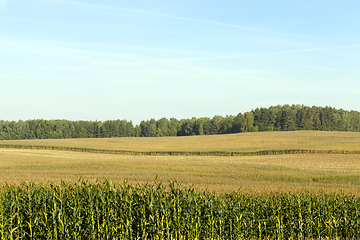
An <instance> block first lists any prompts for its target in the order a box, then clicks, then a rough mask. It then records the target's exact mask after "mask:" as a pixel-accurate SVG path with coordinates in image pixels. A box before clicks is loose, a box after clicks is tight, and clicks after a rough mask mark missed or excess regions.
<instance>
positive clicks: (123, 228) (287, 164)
mask: <svg viewBox="0 0 360 240" xmlns="http://www.w3.org/2000/svg"><path fill="white" fill-rule="evenodd" d="M0 145H1V146H2V147H1V148H0V171H1V173H2V174H1V176H0V184H1V185H3V188H2V190H1V191H0V203H1V204H0V234H1V236H3V238H4V239H16V238H18V239H59V238H60V239H65V238H71V239H109V238H110V239H111V238H115V239H116V238H121V239H134V238H139V239H149V238H151V239H182V238H184V239H186V238H189V239H190V238H191V239H254V238H270V239H289V238H292V239H297V238H330V239H333V238H338V239H356V238H358V237H360V232H359V230H358V229H359V228H360V226H359V223H358V219H359V216H360V212H359V209H360V199H359V195H360V194H359V190H360V164H359V162H360V154H359V146H360V134H359V133H348V132H317V131H298V132H261V133H241V134H229V135H212V136H188V137H162V138H106V139H58V140H55V139H51V140H48V139H43V140H11V141H1V142H0ZM292 150H294V151H292ZM300 152H301V153H302V154H299V153H300ZM110 153H112V154H110ZM174 153H176V154H174ZM124 181H125V182H124ZM179 184H180V185H179ZM119 204H120V205H119Z"/></svg>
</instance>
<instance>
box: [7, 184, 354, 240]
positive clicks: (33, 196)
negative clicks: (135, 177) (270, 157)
mask: <svg viewBox="0 0 360 240" xmlns="http://www.w3.org/2000/svg"><path fill="white" fill-rule="evenodd" d="M359 218H360V198H359V197H356V196H347V195H344V194H322V193H317V194H314V193H262V194H248V193H242V192H240V191H238V192H231V193H228V194H217V193H212V192H206V191H204V192H199V191H197V190H195V189H193V188H192V187H182V186H181V184H180V183H178V182H172V181H169V184H168V185H163V184H162V183H159V182H157V181H156V180H155V181H154V183H153V184H146V185H136V186H132V185H129V184H127V183H126V182H124V183H123V184H121V185H115V184H113V183H112V182H111V181H108V180H107V181H104V182H95V183H89V182H87V181H79V182H76V183H74V184H68V183H65V182H62V183H61V184H60V185H55V184H52V183H49V184H47V185H37V184H34V183H22V184H21V185H20V186H13V185H5V186H3V189H2V190H1V192H0V236H1V239H320V238H330V239H358V238H359V237H360V222H359Z"/></svg>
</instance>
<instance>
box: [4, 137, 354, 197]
mask: <svg viewBox="0 0 360 240" xmlns="http://www.w3.org/2000/svg"><path fill="white" fill-rule="evenodd" d="M336 134H339V136H342V138H335V137H334V136H336ZM307 135H310V136H311V137H309V136H307ZM329 135H330V136H333V138H330V136H329ZM276 136H283V137H282V138H280V139H277V138H276ZM291 136H297V137H296V138H295V137H293V138H292V137H291ZM316 137H317V138H318V139H320V140H319V141H321V143H322V144H323V145H320V144H317V146H318V148H319V147H324V148H325V149H332V148H331V147H334V148H336V149H339V147H340V146H342V144H344V145H343V148H340V149H351V150H356V149H358V148H356V143H357V142H358V141H359V138H360V135H359V134H347V133H345V134H342V133H332V134H330V133H328V132H325V133H324V134H323V135H322V132H297V133H289V134H288V133H284V134H279V133H276V134H274V135H273V136H271V134H269V133H264V134H259V133H253V134H244V136H242V135H241V134H235V135H231V136H205V137H188V138H186V137H184V138H180V139H179V140H177V138H167V139H168V141H169V139H170V140H172V141H174V142H175V146H174V147H173V149H176V150H179V149H182V148H180V146H181V144H185V143H186V141H185V140H186V139H189V142H193V145H191V144H188V145H187V148H186V149H187V150H197V148H196V146H194V144H195V143H196V140H197V141H198V145H199V146H198V147H199V148H203V149H212V150H214V149H219V148H221V149H226V144H225V143H221V142H222V141H225V142H227V144H228V145H229V148H228V149H231V150H239V148H241V150H244V149H248V150H254V149H267V148H266V146H264V145H265V143H268V144H269V145H270V146H271V147H269V148H281V147H283V146H282V144H281V143H283V144H284V145H287V146H288V147H289V146H291V147H294V148H295V147H297V146H298V145H297V143H299V142H303V144H302V146H304V147H306V148H309V147H310V146H311V145H310V142H311V141H313V142H314V140H312V139H314V138H316ZM236 138H238V139H240V140H238V142H237V143H238V144H240V143H242V145H241V144H240V145H239V146H238V148H236V144H235V143H233V142H231V141H230V139H236ZM209 139H212V140H213V141H218V144H219V146H220V147H219V148H216V145H214V144H212V143H211V141H210V140H209ZM220 139H222V141H220ZM245 139H248V141H246V140H245ZM136 140H138V141H139V142H138V143H137V144H136V142H135V141H136ZM164 140H165V138H164V139H162V138H152V139H149V138H126V139H75V140H74V139H66V140H30V141H17V142H22V143H29V144H32V145H34V142H36V143H38V144H39V145H44V142H47V143H49V144H51V145H54V144H57V143H62V144H64V145H65V146H70V145H69V144H73V145H71V146H74V145H76V144H78V145H76V146H81V147H84V146H85V145H80V144H85V143H86V142H88V143H90V144H93V145H91V147H98V148H99V147H104V148H105V147H106V148H109V147H110V148H115V147H116V146H118V149H122V145H121V144H119V143H120V142H121V141H123V142H126V144H127V145H126V146H128V147H129V149H132V150H133V149H137V150H144V149H150V146H151V141H154V145H153V149H156V148H157V147H160V146H162V147H163V149H166V150H167V148H164V145H166V144H167V143H166V141H164ZM199 140H201V141H199ZM102 141H103V142H102ZM251 142H252V143H253V144H254V142H256V143H257V144H259V145H256V146H253V147H251V144H250V143H251ZM0 143H1V142H0ZM106 143H110V146H108V145H106ZM142 143H145V145H144V146H142V145H141V144H142ZM96 144H98V145H96ZM176 144H177V145H176ZM260 144H263V145H260ZM276 144H278V145H276ZM195 145H196V144H195ZM357 146H359V145H357ZM86 147H89V146H88V145H86ZM169 148H171V146H169ZM184 148H185V147H184ZM0 171H1V173H2V174H1V176H0V183H5V182H12V183H19V182H21V181H36V182H47V181H54V182H59V181H61V180H64V181H71V182H72V181H74V182H75V181H77V180H78V179H79V178H80V177H81V178H83V179H88V180H95V179H99V180H102V179H105V178H109V179H112V180H113V181H114V182H122V181H123V180H124V179H128V180H129V182H130V183H145V182H149V181H152V179H153V178H155V177H156V176H157V177H158V179H159V180H161V181H167V180H168V179H170V180H179V181H182V182H183V183H184V184H185V185H187V184H193V185H194V187H195V188H197V189H207V190H211V191H219V192H229V191H232V190H238V189H239V188H241V190H242V191H249V192H252V191H298V190H310V191H319V190H323V191H326V192H328V191H331V192H332V191H344V192H346V193H350V192H352V193H356V194H357V193H358V192H359V190H360V154H288V155H269V156H231V157H222V156H134V155H122V154H121V155H119V154H101V153H87V152H71V151H60V150H39V149H11V148H0Z"/></svg>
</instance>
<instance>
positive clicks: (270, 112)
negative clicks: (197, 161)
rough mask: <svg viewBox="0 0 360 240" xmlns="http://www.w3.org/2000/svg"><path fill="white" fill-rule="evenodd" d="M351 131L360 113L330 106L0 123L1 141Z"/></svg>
mask: <svg viewBox="0 0 360 240" xmlns="http://www.w3.org/2000/svg"><path fill="white" fill-rule="evenodd" d="M295 130H321V131H353V132H360V112H358V111H345V110H343V109H335V108H332V107H316V106H313V107H308V106H304V105H291V106H290V105H287V104H286V105H283V106H280V105H279V106H272V107H269V108H256V109H255V110H252V111H250V112H245V113H243V114H242V113H239V114H238V115H237V116H232V115H230V116H226V117H222V116H219V115H216V116H214V117H213V118H212V119H210V118H206V117H203V118H195V117H193V118H191V119H181V120H177V119H175V118H171V119H170V120H168V119H166V118H161V119H159V120H155V119H153V118H152V119H150V120H147V121H145V120H144V121H142V122H141V123H140V125H137V126H133V124H132V122H128V121H126V120H109V121H105V122H100V121H95V122H92V121H68V120H43V119H38V120H27V121H21V120H20V121H18V122H15V121H4V120H1V121H0V140H12V139H34V138H36V139H47V138H51V139H57V138H108V137H133V136H136V137H139V136H141V137H162V136H188V135H210V134H228V133H239V132H255V131H260V132H261V131H295Z"/></svg>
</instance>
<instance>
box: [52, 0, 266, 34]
mask: <svg viewBox="0 0 360 240" xmlns="http://www.w3.org/2000/svg"><path fill="white" fill-rule="evenodd" d="M54 1H57V2H62V3H67V4H73V5H78V6H83V7H89V8H98V9H107V10H113V11H122V12H129V13H136V14H142V15H149V16H155V17H162V18H170V19H178V20H184V21H190V22H197V23H203V24H210V25H217V26H224V27H230V28H238V29H244V30H250V31H259V32H270V31H267V30H264V29H259V28H253V27H248V26H241V25H235V24H228V23H224V22H219V21H212V20H208V19H199V18H188V17H181V16H173V15H168V14H164V13H159V12H151V11H144V10H139V9H129V8H119V7H110V6H105V5H98V4H87V3H80V2H76V1H68V0H54Z"/></svg>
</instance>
